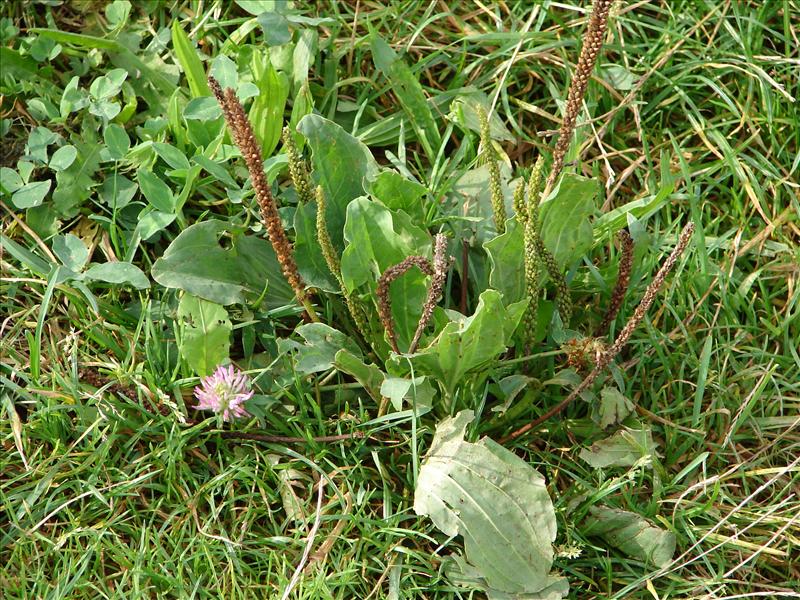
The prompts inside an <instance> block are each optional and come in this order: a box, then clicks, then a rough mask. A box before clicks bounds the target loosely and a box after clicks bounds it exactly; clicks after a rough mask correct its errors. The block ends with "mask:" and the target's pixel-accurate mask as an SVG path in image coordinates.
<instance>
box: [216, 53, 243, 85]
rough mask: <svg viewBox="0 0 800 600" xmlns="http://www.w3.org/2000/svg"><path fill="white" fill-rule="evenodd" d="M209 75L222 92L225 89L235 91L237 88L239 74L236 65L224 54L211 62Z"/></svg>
mask: <svg viewBox="0 0 800 600" xmlns="http://www.w3.org/2000/svg"><path fill="white" fill-rule="evenodd" d="M211 75H212V76H213V77H214V79H216V80H217V81H218V82H219V86H220V87H221V88H222V89H223V90H224V89H227V88H231V89H232V90H235V89H236V88H237V87H238V83H239V72H238V71H237V69H236V63H235V62H233V61H232V60H231V59H230V58H228V57H227V56H225V55H224V54H220V55H219V56H217V57H216V58H215V59H214V60H213V61H212V62H211Z"/></svg>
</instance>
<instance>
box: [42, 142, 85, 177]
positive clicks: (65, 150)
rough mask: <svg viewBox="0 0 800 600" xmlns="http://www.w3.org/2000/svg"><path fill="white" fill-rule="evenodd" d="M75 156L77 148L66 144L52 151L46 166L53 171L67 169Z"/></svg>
mask: <svg viewBox="0 0 800 600" xmlns="http://www.w3.org/2000/svg"><path fill="white" fill-rule="evenodd" d="M77 157H78V149H77V148H75V146H73V145H71V144H67V145H66V146H61V148H59V149H58V150H56V151H55V152H53V156H51V157H50V164H49V165H48V166H49V167H50V168H51V169H53V170H54V171H64V170H65V169H69V167H70V166H71V165H72V163H74V162H75V159H76V158H77Z"/></svg>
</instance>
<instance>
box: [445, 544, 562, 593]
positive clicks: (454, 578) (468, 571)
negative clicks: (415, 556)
mask: <svg viewBox="0 0 800 600" xmlns="http://www.w3.org/2000/svg"><path fill="white" fill-rule="evenodd" d="M442 563H443V565H442V566H443V571H444V573H445V576H446V577H447V579H448V581H450V583H453V584H455V585H457V586H459V587H462V588H467V589H472V590H479V591H481V592H483V593H485V594H486V597H487V599H488V600H562V598H564V597H566V596H567V594H568V593H569V581H567V579H566V578H564V577H559V576H557V575H555V576H551V577H550V585H548V586H547V587H545V588H544V589H542V590H539V591H538V592H534V593H532V594H527V593H516V592H511V593H509V592H501V591H499V590H496V589H494V588H492V587H489V585H488V584H487V583H486V579H485V578H484V577H483V575H482V574H481V571H480V569H477V568H476V567H474V566H472V565H471V564H469V563H468V562H467V561H466V560H464V557H463V556H461V555H458V554H451V555H450V556H448V557H445V560H444V561H442Z"/></svg>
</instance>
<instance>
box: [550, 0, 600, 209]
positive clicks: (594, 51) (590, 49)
mask: <svg viewBox="0 0 800 600" xmlns="http://www.w3.org/2000/svg"><path fill="white" fill-rule="evenodd" d="M612 4H614V0H594V3H593V4H592V16H591V18H590V19H589V26H588V27H587V28H586V33H584V34H583V47H582V48H581V55H580V58H578V64H577V65H576V67H575V74H574V75H573V77H572V82H571V83H570V86H569V92H568V93H567V105H566V108H565V110H564V120H563V121H562V123H561V130H560V131H559V134H558V141H557V142H556V147H555V150H553V166H552V168H551V170H550V175H549V176H548V178H547V184H546V185H545V186H544V187H545V192H544V194H545V195H547V193H548V192H549V191H550V190H551V189H552V188H553V185H555V182H556V179H558V176H559V174H560V173H561V169H562V167H563V166H564V156H565V155H566V153H567V149H568V148H569V144H570V142H571V141H572V132H573V131H574V130H575V122H576V120H577V118H578V114H580V111H581V105H582V104H583V96H584V94H585V93H586V87H587V86H588V85H589V79H590V78H591V76H592V71H593V70H594V65H595V62H597V57H598V55H599V54H600V50H601V48H602V47H603V39H604V38H605V35H606V27H608V13H609V11H610V10H611V5H612Z"/></svg>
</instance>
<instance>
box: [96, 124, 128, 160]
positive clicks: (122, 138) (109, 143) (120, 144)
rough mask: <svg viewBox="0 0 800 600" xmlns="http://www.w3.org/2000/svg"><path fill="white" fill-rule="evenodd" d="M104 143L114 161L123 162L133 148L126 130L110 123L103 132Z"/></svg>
mask: <svg viewBox="0 0 800 600" xmlns="http://www.w3.org/2000/svg"><path fill="white" fill-rule="evenodd" d="M103 141H104V142H105V143H106V147H107V148H108V152H109V154H110V155H111V158H113V159H114V160H122V159H123V158H125V155H126V154H127V153H128V150H130V148H131V138H129V137H128V134H127V132H126V131H125V129H124V128H122V127H120V126H119V125H117V124H116V123H109V124H108V126H106V130H105V131H104V132H103Z"/></svg>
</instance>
